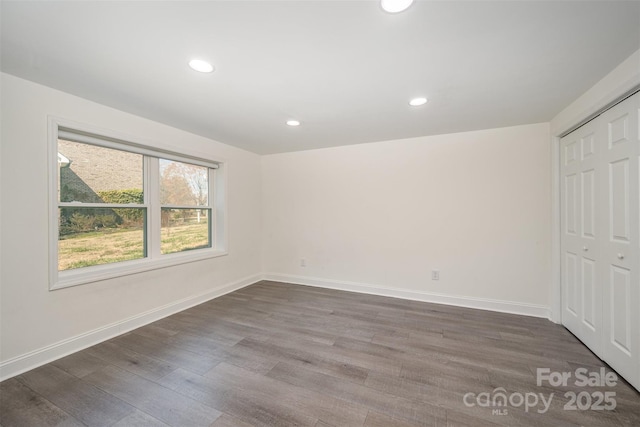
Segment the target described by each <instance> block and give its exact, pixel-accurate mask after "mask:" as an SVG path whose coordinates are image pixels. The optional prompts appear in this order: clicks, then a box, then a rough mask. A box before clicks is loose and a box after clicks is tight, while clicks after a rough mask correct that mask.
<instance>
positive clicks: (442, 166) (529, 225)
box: [262, 124, 551, 316]
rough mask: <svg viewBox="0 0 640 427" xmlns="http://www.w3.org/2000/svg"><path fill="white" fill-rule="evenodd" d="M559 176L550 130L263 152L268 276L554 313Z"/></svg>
mask: <svg viewBox="0 0 640 427" xmlns="http://www.w3.org/2000/svg"><path fill="white" fill-rule="evenodd" d="M550 179H551V171H550V147H549V125H548V124H534V125H527V126H518V127H511V128H502V129H491V130H484V131H476V132H466V133H459V134H450V135H442V136H432V137H422V138H413V139H407V140H400V141H387V142H380V143H372V144H362V145H354V146H346V147H338V148H329V149H322V150H312V151H303V152H295V153H284V154H275V155H269V156H264V157H263V158H262V182H263V184H262V185H263V189H262V197H263V202H262V204H263V229H264V237H263V271H264V272H265V273H267V274H268V277H269V278H272V279H277V280H285V281H290V282H296V283H306V284H312V285H321V286H330V287H337V288H343V289H351V290H357V291H364V292H373V293H379V294H384V295H396V296H402V297H407V298H415V299H422V300H431V301H440V302H445V303H454V304H461V305H467V306H475V307H483V308H492V309H496V310H501V311H511V312H519V313H528V314H533V315H538V316H547V315H548V306H549V284H550V280H551V277H550V264H551V256H550V244H551V243H550V240H551V228H550V227H551V208H550V203H551V195H550V190H549V189H550ZM301 258H305V259H306V261H307V266H306V267H301V266H300V259H301ZM432 269H438V270H440V275H441V279H440V280H439V281H432V280H431V277H430V276H431V270H432Z"/></svg>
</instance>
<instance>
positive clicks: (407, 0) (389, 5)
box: [380, 0, 413, 13]
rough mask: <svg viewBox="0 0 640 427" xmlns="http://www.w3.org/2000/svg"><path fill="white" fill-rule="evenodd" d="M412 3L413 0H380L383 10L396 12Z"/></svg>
mask: <svg viewBox="0 0 640 427" xmlns="http://www.w3.org/2000/svg"><path fill="white" fill-rule="evenodd" d="M412 3H413V0H381V2H380V6H382V9H384V11H385V12H389V13H398V12H402V11H403V10H406V9H407V8H408V7H409V6H411V4H412Z"/></svg>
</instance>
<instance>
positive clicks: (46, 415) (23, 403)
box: [0, 378, 84, 427]
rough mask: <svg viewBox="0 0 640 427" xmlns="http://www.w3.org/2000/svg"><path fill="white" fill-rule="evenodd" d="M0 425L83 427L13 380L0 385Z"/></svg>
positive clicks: (56, 407)
mask: <svg viewBox="0 0 640 427" xmlns="http://www.w3.org/2000/svg"><path fill="white" fill-rule="evenodd" d="M0 424H1V425H3V426H4V427H14V426H15V427H22V426H58V427H62V426H66V427H80V426H84V424H82V423H81V422H80V421H78V420H77V419H75V418H74V417H72V416H71V415H69V414H68V413H66V412H65V411H63V410H62V409H60V408H59V407H58V406H56V405H54V404H53V403H51V402H50V401H48V400H47V399H45V398H43V397H42V396H40V395H39V394H37V393H36V392H34V391H33V390H31V389H30V388H29V387H27V386H26V385H24V384H22V383H20V382H19V381H18V380H17V379H15V378H12V379H9V380H6V381H4V382H2V383H1V384H0Z"/></svg>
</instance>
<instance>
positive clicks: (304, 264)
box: [300, 258, 307, 267]
mask: <svg viewBox="0 0 640 427" xmlns="http://www.w3.org/2000/svg"><path fill="white" fill-rule="evenodd" d="M306 266H307V260H306V259H304V258H300V267H306Z"/></svg>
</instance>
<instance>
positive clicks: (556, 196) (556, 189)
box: [549, 70, 640, 390]
mask: <svg viewBox="0 0 640 427" xmlns="http://www.w3.org/2000/svg"><path fill="white" fill-rule="evenodd" d="M627 71H628V70H627ZM628 77H629V78H628V79H627V80H626V81H624V82H623V83H622V84H620V83H615V82H613V81H606V82H605V80H607V79H606V78H605V79H603V81H601V82H600V83H598V85H597V86H599V87H598V88H597V89H595V87H594V89H592V90H590V91H588V92H587V93H586V94H585V95H583V96H582V97H581V99H583V98H584V99H591V100H592V104H591V105H590V106H589V107H588V108H584V103H583V105H580V104H579V103H578V102H576V103H575V104H572V105H571V106H570V107H568V108H567V109H566V110H565V111H563V112H562V113H561V114H559V115H558V116H557V117H556V118H555V119H554V121H552V123H551V141H550V142H551V185H552V200H551V209H552V224H551V226H552V230H551V231H552V242H551V256H552V260H551V274H552V277H551V280H552V283H551V291H550V304H551V307H550V312H549V319H550V320H551V321H553V322H555V323H557V324H562V321H563V318H562V312H563V289H562V274H563V270H562V256H563V254H562V252H561V251H562V244H561V241H562V230H561V215H562V212H563V208H562V205H561V203H562V200H561V191H560V189H561V185H563V178H562V171H561V166H562V165H561V161H562V156H561V138H562V137H564V136H567V135H568V134H570V133H571V132H573V131H574V130H576V129H578V128H579V127H581V126H582V125H584V124H585V123H587V122H589V121H591V120H592V119H594V118H595V117H597V116H599V115H601V114H602V113H603V112H604V111H606V110H608V109H610V108H611V107H612V106H614V105H616V104H618V103H620V102H622V101H623V100H625V99H626V98H629V97H631V96H632V95H634V94H636V93H638V92H640V72H638V71H637V70H633V72H632V74H631V75H629V76H628ZM603 82H604V83H603ZM607 86H608V87H607ZM596 96H597V98H596ZM594 99H596V100H594ZM639 114H640V113H639ZM571 117H572V118H571ZM638 119H639V120H640V117H639V118H638ZM639 162H640V159H639ZM635 220H636V221H638V220H639V219H638V218H636V219H635ZM636 333H637V334H638V339H640V328H639V330H637V331H636ZM638 373H639V375H638V378H633V379H631V381H632V382H633V383H634V385H635V387H636V388H637V389H638V390H640V360H639V361H638Z"/></svg>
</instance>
